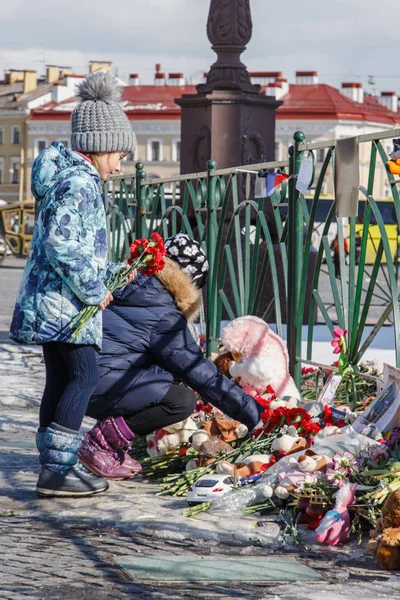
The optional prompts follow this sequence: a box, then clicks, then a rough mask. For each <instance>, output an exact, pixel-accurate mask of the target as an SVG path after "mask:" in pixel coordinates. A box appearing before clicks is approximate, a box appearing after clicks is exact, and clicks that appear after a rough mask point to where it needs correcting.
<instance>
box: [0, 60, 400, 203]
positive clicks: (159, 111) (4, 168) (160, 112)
mask: <svg viewBox="0 0 400 600" xmlns="http://www.w3.org/2000/svg"><path fill="white" fill-rule="evenodd" d="M96 69H104V70H110V69H111V63H109V62H102V61H91V63H90V64H89V67H88V70H89V71H94V70H96ZM82 77H83V75H77V74H73V73H71V71H70V69H67V68H62V67H54V66H49V67H48V68H47V72H46V76H45V77H41V78H37V77H36V73H34V72H31V71H18V72H16V71H10V72H8V73H7V74H6V78H5V81H4V82H2V83H0V177H1V179H0V182H1V183H0V198H2V199H4V200H6V201H7V202H11V201H15V200H18V199H23V200H25V199H30V198H31V193H30V176H31V169H32V163H33V161H34V159H35V158H36V156H37V155H38V154H39V153H40V152H41V151H42V150H43V149H44V148H45V147H46V146H47V145H49V144H50V143H51V142H52V141H53V140H56V139H57V140H60V141H62V142H63V143H64V144H65V145H67V146H68V145H69V143H70V135H71V129H70V118H71V113H72V110H73V109H74V107H75V105H76V98H75V97H74V89H75V85H76V83H77V82H79V81H80V80H81V78H82ZM251 78H252V80H253V82H254V83H260V84H261V86H262V90H263V91H264V92H265V93H266V94H267V95H273V96H275V97H276V98H277V99H281V100H283V105H282V106H281V107H280V108H279V109H278V110H277V122H276V159H277V160H280V159H282V158H283V157H285V156H287V149H288V147H289V145H291V143H292V138H293V133H294V132H295V131H297V130H301V131H304V133H305V134H306V137H307V140H308V141H314V142H315V141H318V142H322V141H323V140H331V139H339V138H343V137H352V136H358V135H362V134H365V133H372V132H376V131H381V130H384V129H392V128H394V127H397V126H398V124H399V123H400V113H399V110H398V99H397V95H396V94H395V93H394V92H383V93H382V94H381V96H379V97H378V96H372V95H370V94H366V93H364V90H363V89H362V85H361V84H360V83H351V82H350V83H343V84H342V86H341V89H336V88H334V87H332V86H329V85H327V84H323V83H319V81H318V74H317V73H316V72H314V71H312V72H310V71H307V72H304V71H303V72H297V73H296V78H295V83H290V84H289V83H288V82H287V80H286V79H285V78H283V77H282V73H281V72H258V73H251ZM120 83H121V85H123V108H124V110H125V111H126V114H127V116H128V118H129V119H130V121H131V123H132V128H133V131H134V132H135V133H136V136H137V140H138V147H137V150H136V153H135V155H134V156H132V155H130V156H128V157H127V159H126V160H125V161H124V163H123V170H124V171H127V172H132V171H133V170H134V165H135V162H136V161H140V162H143V164H144V168H145V171H146V173H147V177H148V178H151V179H153V178H159V177H170V176H175V175H178V174H179V172H180V108H179V107H178V106H177V105H176V104H175V101H174V100H175V98H179V97H180V96H182V95H183V94H192V93H195V86H193V85H187V84H186V82H185V79H184V77H183V74H182V73H168V74H165V73H163V72H162V71H161V66H160V65H156V70H155V74H154V81H153V83H152V84H151V85H142V84H141V82H140V79H139V75H138V74H137V73H134V74H131V75H130V76H129V80H128V82H120ZM390 150H391V140H387V144H386V152H387V153H389V152H390ZM325 152H326V151H325V150H324V149H321V150H317V151H316V153H315V155H316V167H317V174H318V172H319V170H320V168H321V166H322V162H323V160H324V157H325ZM369 152H370V146H369V145H368V144H364V145H363V146H361V154H360V163H361V166H360V175H361V184H362V185H366V183H367V176H368V168H369ZM374 192H375V194H374V195H375V198H376V199H383V198H388V197H390V195H391V192H390V186H389V184H388V181H387V176H386V172H385V168H384V164H383V163H381V164H380V163H379V162H378V164H377V168H376V184H375V190H374ZM333 193H334V188H333V176H332V170H328V173H327V176H326V179H325V183H324V186H323V189H322V194H323V196H325V197H327V198H329V197H330V198H332V196H333Z"/></svg>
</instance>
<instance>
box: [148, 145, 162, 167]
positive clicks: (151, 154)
mask: <svg viewBox="0 0 400 600" xmlns="http://www.w3.org/2000/svg"><path fill="white" fill-rule="evenodd" d="M162 159H163V157H162V141H161V140H148V142H147V160H148V161H151V162H159V161H160V160H162Z"/></svg>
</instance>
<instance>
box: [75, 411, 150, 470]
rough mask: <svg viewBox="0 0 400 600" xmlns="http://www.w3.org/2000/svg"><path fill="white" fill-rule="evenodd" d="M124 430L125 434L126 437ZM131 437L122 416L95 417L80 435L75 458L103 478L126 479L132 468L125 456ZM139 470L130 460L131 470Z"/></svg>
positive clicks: (137, 465)
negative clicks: (99, 419) (80, 442)
mask: <svg viewBox="0 0 400 600" xmlns="http://www.w3.org/2000/svg"><path fill="white" fill-rule="evenodd" d="M120 421H122V423H120ZM125 430H127V431H125ZM126 433H128V434H129V439H128V436H126ZM124 434H125V435H124ZM133 437H134V434H133V433H132V432H131V430H130V429H129V428H128V426H127V425H126V423H125V421H124V420H123V418H122V417H118V418H117V419H114V418H113V417H107V418H106V419H103V420H102V421H97V423H96V425H95V426H94V427H93V429H92V430H91V431H89V432H88V433H86V434H85V436H84V439H83V442H82V446H81V449H80V451H79V453H78V456H79V459H80V461H81V462H82V463H83V464H84V465H85V467H87V468H88V469H89V470H90V471H92V472H93V473H96V475H101V476H102V477H105V478H106V479H117V480H121V479H129V478H130V477H131V476H132V471H133V469H132V467H131V466H130V464H129V461H128V462H127V461H126V458H125V457H126V454H127V450H128V448H129V446H130V442H131V440H132V439H133ZM131 460H132V461H133V459H131ZM140 470H141V466H140V465H139V463H136V461H134V471H136V472H138V471H140Z"/></svg>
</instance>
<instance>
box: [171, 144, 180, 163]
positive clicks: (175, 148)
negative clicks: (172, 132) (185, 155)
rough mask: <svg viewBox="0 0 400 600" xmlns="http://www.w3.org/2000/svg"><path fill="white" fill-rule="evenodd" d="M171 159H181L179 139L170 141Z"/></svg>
mask: <svg viewBox="0 0 400 600" xmlns="http://www.w3.org/2000/svg"><path fill="white" fill-rule="evenodd" d="M172 160H173V161H174V162H180V160H181V140H173V142H172Z"/></svg>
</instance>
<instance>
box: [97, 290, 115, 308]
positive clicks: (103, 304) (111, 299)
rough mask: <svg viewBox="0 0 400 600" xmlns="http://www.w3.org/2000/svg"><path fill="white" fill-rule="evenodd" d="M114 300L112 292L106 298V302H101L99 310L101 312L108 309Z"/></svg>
mask: <svg viewBox="0 0 400 600" xmlns="http://www.w3.org/2000/svg"><path fill="white" fill-rule="evenodd" d="M113 300H114V297H113V295H112V294H111V292H110V291H108V292H107V295H106V297H105V298H104V300H103V301H102V302H100V304H99V308H100V310H104V309H105V308H107V306H108V305H109V304H110V302H112V301H113Z"/></svg>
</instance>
